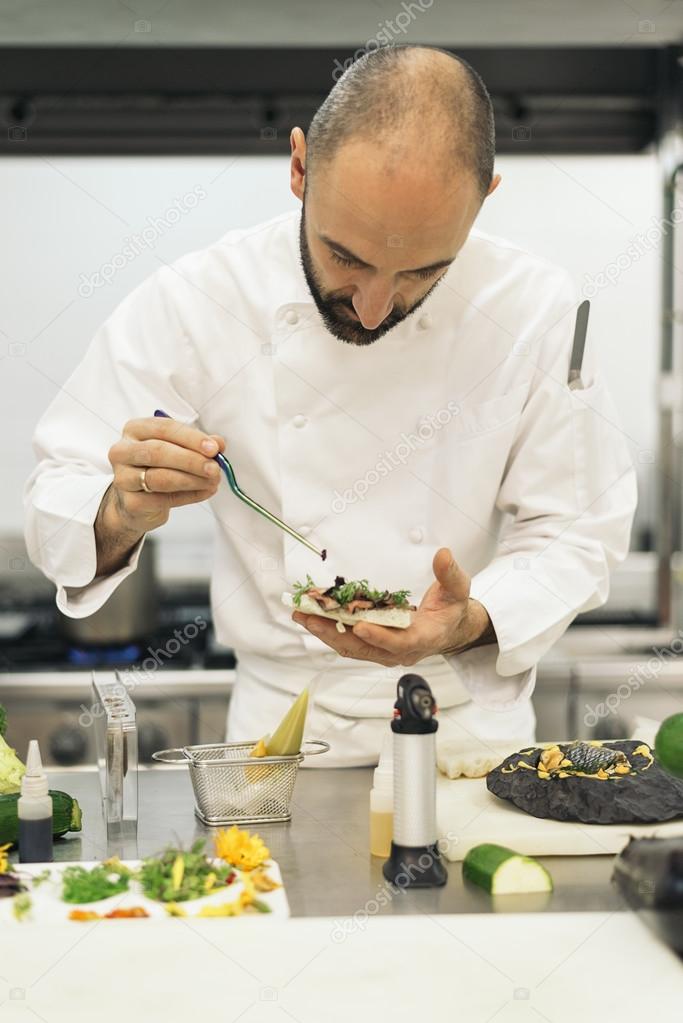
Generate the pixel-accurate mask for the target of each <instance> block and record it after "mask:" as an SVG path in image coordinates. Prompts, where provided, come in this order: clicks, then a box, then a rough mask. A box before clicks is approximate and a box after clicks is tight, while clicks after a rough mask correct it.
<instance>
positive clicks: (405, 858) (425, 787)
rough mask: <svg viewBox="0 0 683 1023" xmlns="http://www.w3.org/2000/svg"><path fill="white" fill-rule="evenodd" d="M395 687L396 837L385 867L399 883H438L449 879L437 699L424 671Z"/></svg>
mask: <svg viewBox="0 0 683 1023" xmlns="http://www.w3.org/2000/svg"><path fill="white" fill-rule="evenodd" d="M397 690H398V693H397V699H396V703H395V704H394V719H393V721H392V722H391V730H392V732H393V733H394V826H393V840H392V843H391V854H390V856H389V859H388V860H387V861H386V863H385V864H384V867H383V869H382V872H383V874H384V876H385V878H386V879H387V881H391V882H392V883H393V884H395V885H396V886H397V887H398V888H436V887H439V886H440V885H443V884H445V883H446V881H447V879H448V873H447V871H446V867H445V866H444V864H443V862H442V860H441V856H440V854H439V850H438V847H437V833H436V730H437V728H438V727H439V726H438V724H437V722H436V718H435V714H436V702H435V700H434V697H433V695H432V691H431V689H430V688H429V686H428V684H427V683H426V682H425V680H424V679H423V678H422V677H421V676H420V675H403V676H402V677H401V678H400V679H399V680H398V686H397Z"/></svg>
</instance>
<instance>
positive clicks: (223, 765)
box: [152, 739, 330, 826]
mask: <svg viewBox="0 0 683 1023" xmlns="http://www.w3.org/2000/svg"><path fill="white" fill-rule="evenodd" d="M255 746H256V740H251V741H248V742H224V743H212V744H210V745H204V746H183V747H181V748H178V749H165V750H160V751H159V752H158V753H153V754H152V759H153V760H158V761H161V763H164V764H183V763H186V764H187V765H188V766H189V768H190V779H191V781H192V788H193V789H194V798H195V803H196V805H195V811H194V812H195V814H196V815H197V817H199V819H200V821H202V822H203V823H204V824H208V825H211V826H219V825H224V824H275V823H278V822H280V821H288V820H291V816H292V815H291V812H290V809H289V804H290V800H291V798H292V792H293V791H294V782H295V781H296V775H297V771H298V770H299V764H300V763H301V761H302V760H303V759H304V757H305V756H317V755H318V754H320V753H327V751H328V750H329V748H330V745H329V743H327V742H324V741H323V740H322V739H306V740H305V742H304V746H317V747H319V749H313V750H311V749H309V750H306V751H305V752H303V751H302V752H301V753H296V754H294V755H293V756H290V757H250V756H249V753H250V752H251V750H253V749H254V747H255Z"/></svg>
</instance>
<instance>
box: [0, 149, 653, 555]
mask: <svg viewBox="0 0 683 1023" xmlns="http://www.w3.org/2000/svg"><path fill="white" fill-rule="evenodd" d="M499 169H500V171H501V172H502V174H503V184H502V186H501V187H500V189H499V191H498V192H497V193H496V194H495V195H494V196H492V197H491V198H490V199H489V200H488V201H487V203H486V205H485V208H484V210H483V212H482V214H481V217H480V222H479V223H480V226H481V227H482V228H484V229H485V230H488V231H491V232H493V233H496V234H501V235H504V236H507V237H508V238H510V239H511V240H514V241H516V242H519V243H521V244H523V245H524V246H526V247H528V248H531V249H533V250H534V251H537V252H539V253H541V254H543V255H545V256H547V257H548V258H550V259H552V260H554V261H557V262H559V263H562V264H563V265H564V266H566V267H567V268H568V269H569V270H570V271H571V272H572V273H573V274H574V275H575V277H576V279H577V282H578V283H582V281H583V278H584V274H590V275H595V274H597V273H598V272H599V271H600V270H602V269H603V268H604V267H605V266H606V265H607V264H609V263H611V262H613V261H615V260H616V259H617V257H618V255H619V254H620V253H623V252H624V251H625V250H626V248H627V246H628V244H629V242H630V241H631V240H632V239H633V238H634V236H636V235H637V234H638V233H639V232H643V231H645V230H646V229H647V228H648V227H649V226H650V222H651V219H652V218H653V217H658V216H659V201H660V200H659V187H658V172H657V165H656V160H655V158H654V157H653V156H650V155H646V156H638V157H614V158H595V157H593V158H583V157H573V158H566V157H552V158H545V157H506V158H503V159H501V160H500V161H499ZM198 186H200V187H201V188H202V189H203V190H204V192H205V193H206V198H204V199H201V200H200V201H199V202H198V203H197V205H196V206H195V208H194V209H193V210H191V211H190V212H188V213H186V214H183V215H181V216H180V219H179V222H178V223H176V224H174V225H173V226H170V227H169V228H168V229H166V230H164V231H163V233H161V234H160V235H159V236H158V238H157V240H156V241H155V242H153V244H152V248H150V249H149V250H145V251H144V252H142V253H141V254H140V255H138V256H137V257H136V258H134V259H133V260H132V261H130V262H128V263H127V265H126V266H125V268H124V269H121V270H120V271H118V272H117V273H116V274H115V276H114V278H113V280H112V282H111V283H110V284H108V285H106V286H105V287H102V288H100V289H99V290H95V291H94V293H93V294H92V295H91V296H90V297H82V295H79V286H80V285H81V284H82V282H83V279H84V278H83V276H82V275H85V277H89V276H90V275H91V274H92V273H93V272H95V271H97V270H99V269H100V268H101V266H102V265H103V264H105V263H108V262H110V261H111V260H112V258H113V257H114V256H115V255H116V254H118V253H120V252H121V250H122V249H123V247H124V245H125V244H126V241H127V239H129V238H130V236H132V235H133V234H136V233H139V232H141V231H142V230H143V229H144V228H145V227H147V226H149V225H148V221H147V218H148V217H150V218H157V217H164V218H165V217H166V216H167V215H168V211H169V210H170V209H171V208H172V207H173V203H174V200H175V199H176V198H182V197H183V196H185V195H186V194H188V193H190V192H192V191H193V190H194V189H195V188H197V187H198ZM0 196H2V199H1V200H0V214H1V219H2V223H3V233H2V247H1V249H0V280H1V281H2V302H1V303H0V446H1V447H0V451H1V460H2V476H3V487H2V501H1V502H0V533H5V532H20V531H21V529H22V507H21V490H22V486H23V482H24V479H25V478H26V476H27V474H28V472H29V471H30V468H31V465H32V462H33V456H32V452H31V447H30V436H31V432H32V429H33V426H34V424H35V422H36V420H37V419H38V417H39V416H40V414H41V412H42V410H43V409H44V408H45V406H46V405H47V404H48V402H49V401H50V400H51V398H52V397H53V395H54V394H55V392H56V390H57V388H59V386H60V385H61V384H62V383H63V382H64V381H65V379H66V378H67V376H68V375H69V373H70V372H71V370H72V368H73V367H74V365H75V364H76V363H77V362H78V360H79V358H80V357H81V355H82V353H83V352H84V350H85V348H86V346H87V344H88V342H89V339H90V337H91V336H92V334H93V332H94V331H95V329H96V328H97V326H98V325H99V324H100V323H101V322H102V320H103V319H105V318H106V316H107V315H108V314H109V313H110V311H111V310H112V309H113V308H114V307H115V305H116V304H117V303H118V302H119V301H120V300H121V299H122V298H123V296H125V295H126V294H127V293H128V292H129V291H130V290H131V289H132V288H133V287H134V286H135V284H137V283H138V282H139V281H140V280H142V279H143V278H144V277H146V276H147V275H148V274H150V273H151V272H153V271H154V270H155V269H157V267H158V266H159V265H160V264H159V258H160V259H162V260H164V261H169V260H173V259H174V258H176V257H177V256H179V255H180V254H181V253H184V252H186V251H189V250H190V249H193V248H197V247H201V246H202V245H205V244H207V243H208V242H210V241H212V240H213V239H214V238H216V237H218V236H220V235H221V234H222V233H223V232H224V231H226V230H228V229H229V228H230V227H236V226H243V225H248V224H251V223H256V222H258V221H260V220H265V219H267V218H268V217H270V216H272V215H274V214H276V213H279V212H281V211H283V210H285V209H287V208H294V207H295V205H296V200H295V199H294V198H293V196H292V195H291V193H290V192H289V185H288V161H287V159H286V158H285V157H238V158H230V157H210V158H209V157H204V158H169V157H163V158H123V157H118V158H109V157H107V158H85V157H79V158H56V157H50V158H46V159H44V158H39V157H35V158H22V159H18V158H14V159H13V158H3V159H2V160H0ZM157 257H158V258H157ZM658 302H659V255H658V251H657V250H653V251H652V253H651V254H647V255H644V256H643V257H642V258H639V259H638V260H636V261H635V262H633V264H632V265H631V266H630V267H629V268H627V269H624V270H623V272H622V273H621V276H620V277H619V280H618V283H616V284H615V285H609V286H608V287H605V288H603V289H602V290H601V291H600V292H599V293H598V294H597V295H596V296H595V298H594V299H593V310H592V319H591V325H590V337H591V338H592V339H593V340H594V341H596V342H597V343H598V344H599V346H600V350H601V355H602V359H603V363H604V367H605V369H606V371H607V375H608V377H609V378H610V380H611V382H612V387H613V391H614V393H615V397H616V400H617V404H618V407H619V410H620V413H621V416H622V420H623V424H624V428H625V430H626V432H627V434H628V435H629V436H630V437H631V438H632V442H633V449H634V451H637V450H641V451H642V450H643V449H644V450H645V451H648V450H652V449H653V448H654V446H655V405H654V380H655V369H656V352H657V345H658V335H657V330H658V327H657V324H658ZM640 470H641V474H642V473H643V472H644V473H649V472H651V466H649V465H647V464H643V465H641V466H640ZM649 490H651V487H649V485H647V482H646V487H645V495H644V497H643V502H644V506H643V511H649V502H650V497H649V493H648V491H649ZM195 534H200V535H203V534H205V535H206V536H207V537H208V536H209V535H210V520H209V517H208V515H207V514H206V512H205V511H204V510H202V509H199V508H193V509H177V510H176V512H175V513H174V516H173V522H172V523H170V524H169V526H168V527H166V529H165V531H164V534H163V537H164V538H165V540H166V541H169V540H173V539H179V538H181V537H184V538H188V539H189V538H190V537H191V536H192V535H195ZM164 546H165V547H167V546H168V545H167V544H166V543H164ZM169 553H170V548H169Z"/></svg>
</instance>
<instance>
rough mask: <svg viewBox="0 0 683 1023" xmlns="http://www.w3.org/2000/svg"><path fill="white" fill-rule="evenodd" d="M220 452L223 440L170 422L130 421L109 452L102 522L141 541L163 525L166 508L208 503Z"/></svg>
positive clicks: (217, 476)
mask: <svg viewBox="0 0 683 1023" xmlns="http://www.w3.org/2000/svg"><path fill="white" fill-rule="evenodd" d="M224 450H225V440H224V439H223V438H222V437H219V436H217V435H215V434H206V433H204V432H203V431H202V430H197V429H195V427H193V426H185V425H184V424H183V423H179V422H178V421H177V420H175V419H165V418H161V417H155V416H150V417H149V418H148V419H131V420H130V421H129V422H127V423H126V425H125V426H124V428H123V434H122V436H121V439H120V440H118V441H117V442H116V443H115V444H114V445H113V446H112V447H111V448H110V449H109V461H110V463H111V467H112V469H113V470H114V481H113V483H112V485H111V487H110V488H109V490H108V491H107V494H106V495H105V498H104V499H103V502H102V504H103V506H104V505H105V502H106V505H107V507H104V508H102V509H101V510H102V512H103V516H104V518H105V520H106V519H108V522H109V525H110V527H111V526H115V525H116V523H117V521H118V523H120V526H121V528H122V530H125V531H126V532H127V533H129V535H133V534H137V535H140V536H141V535H142V534H143V533H147V532H149V530H151V529H156V528H157V527H158V526H161V525H163V523H164V522H166V520H167V519H168V516H169V514H170V511H171V508H179V507H180V506H181V505H185V504H197V503H198V502H200V501H206V500H207V498H209V497H213V495H214V494H215V493H216V490H217V488H218V484H219V483H220V477H221V470H220V467H219V466H218V463H217V462H215V461H213V456H214V455H216V454H217V452H219V451H224ZM145 487H146V488H147V490H145ZM148 491H149V492H148Z"/></svg>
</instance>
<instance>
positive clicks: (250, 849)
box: [215, 824, 270, 870]
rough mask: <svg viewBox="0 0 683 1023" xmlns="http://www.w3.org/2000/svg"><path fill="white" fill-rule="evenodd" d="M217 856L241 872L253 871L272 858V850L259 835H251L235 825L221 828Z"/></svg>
mask: <svg viewBox="0 0 683 1023" xmlns="http://www.w3.org/2000/svg"><path fill="white" fill-rule="evenodd" d="M215 849H216V856H219V857H220V858H221V859H222V860H225V862H226V863H230V864H231V865H232V866H233V867H238V868H239V869H240V870H253V869H254V868H255V867H260V866H261V864H262V863H265V861H266V860H267V859H269V858H270V850H269V849H268V848H267V847H266V846H265V845H264V842H263V839H262V838H260V836H259V835H256V834H254V835H250V834H249V832H248V831H242V830H241V829H240V828H238V827H237V825H236V824H233V826H232V827H231V828H229V829H228V830H227V831H226V830H224V829H223V828H221V829H220V830H219V831H218V833H217V835H216V838H215Z"/></svg>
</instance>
